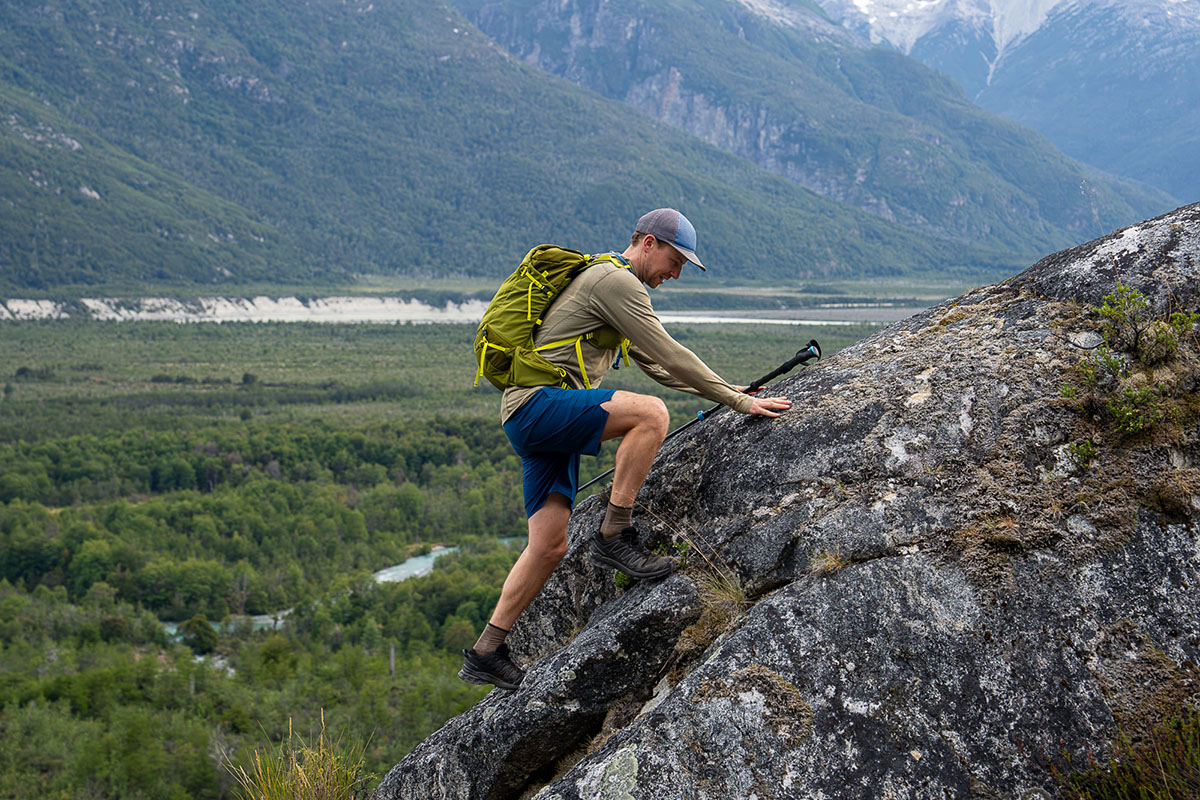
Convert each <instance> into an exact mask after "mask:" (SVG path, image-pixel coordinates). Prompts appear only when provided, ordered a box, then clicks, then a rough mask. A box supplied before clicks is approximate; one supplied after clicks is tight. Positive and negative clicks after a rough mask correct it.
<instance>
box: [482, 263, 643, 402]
mask: <svg viewBox="0 0 1200 800" xmlns="http://www.w3.org/2000/svg"><path fill="white" fill-rule="evenodd" d="M601 261H608V262H610V263H613V264H616V265H617V266H621V267H625V268H626V269H628V268H629V267H628V265H627V264H625V263H623V262H622V261H621V260H619V259H617V258H614V257H613V256H612V255H611V254H604V255H597V256H589V255H584V254H583V253H580V252H579V251H578V250H570V249H568V248H565V247H558V246H557V245H552V244H541V245H538V246H537V247H535V248H533V249H532V250H530V251H529V252H528V253H527V254H526V256H525V258H524V259H523V260H522V261H521V266H519V267H517V270H516V272H514V273H513V274H512V275H509V276H508V278H506V279H505V281H504V283H502V284H500V288H499V289H497V290H496V296H495V297H493V298H492V302H491V303H489V304H488V307H487V311H484V312H483V319H481V320H480V321H479V329H478V331H476V333H475V359H476V360H477V361H478V362H479V370H478V372H476V373H475V385H476V386H478V385H479V379H480V378H481V377H484V378H487V379H488V380H489V381H491V382H492V385H494V386H495V387H496V388H497V389H500V390H501V391H503V390H504V389H507V388H508V387H509V386H561V387H563V388H564V389H570V388H571V386H570V384H569V383H568V382H567V371H566V370H565V369H563V368H561V367H556V366H555V365H553V364H551V363H550V362H549V361H547V360H546V359H545V358H543V357H542V355H541V354H540V353H539V352H538V351H539V350H547V349H549V348H551V347H558V346H560V345H564V344H570V343H572V342H574V344H575V353H576V355H577V356H578V357H579V369H580V372H581V373H582V374H583V383H584V386H586V387H587V388H589V389H590V388H592V386H591V382H590V381H589V380H588V376H587V370H586V369H584V366H583V350H582V346H581V345H582V342H583V341H584V340H585V339H591V338H593V336H595V335H596V334H597V333H598V332H593V333H588V334H584V335H583V336H579V337H576V338H574V339H563V340H562V341H559V342H550V343H549V344H543V345H540V346H536V345H534V343H533V335H534V333H536V331H537V328H538V326H539V325H541V324H542V319H543V318H544V316H545V313H546V309H548V308H549V307H550V304H551V303H553V302H554V299H555V298H556V297H558V295H559V294H560V293H562V290H563V289H565V288H567V284H569V283H570V282H571V281H573V280H574V279H575V277H576V276H578V275H579V273H581V272H583V270H585V269H587V268H588V267H590V266H592V265H593V264H596V263H599V262H601ZM628 346H629V340H628V339H623V340H621V342H620V347H621V353H622V355H624V356H625V363H626V364H628V363H629V355H628Z"/></svg>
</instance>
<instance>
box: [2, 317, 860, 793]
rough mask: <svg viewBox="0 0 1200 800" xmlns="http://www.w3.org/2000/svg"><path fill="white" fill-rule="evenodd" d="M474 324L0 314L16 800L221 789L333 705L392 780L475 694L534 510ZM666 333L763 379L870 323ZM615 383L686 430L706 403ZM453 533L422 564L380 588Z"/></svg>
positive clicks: (11, 760) (5, 779)
mask: <svg viewBox="0 0 1200 800" xmlns="http://www.w3.org/2000/svg"><path fill="white" fill-rule="evenodd" d="M473 330H474V329H473V326H461V325H457V326H456V325H424V326H390V325H389V326H383V325H357V326H355V325H348V326H343V325H299V324H293V325H284V324H234V325H177V324H173V323H136V324H133V323H99V322H88V321H81V320H65V321H57V322H41V323H12V322H8V323H0V342H2V343H3V347H0V383H2V384H3V394H2V396H0V797H13V798H24V797H46V798H88V797H96V796H103V797H121V798H173V797H179V798H184V797H188V798H191V797H204V798H218V797H231V796H233V795H232V792H233V781H232V779H231V778H230V776H229V774H228V771H227V769H226V768H225V765H228V764H241V765H246V764H248V763H249V762H248V759H249V758H250V754H251V752H252V750H253V749H254V748H255V747H261V746H262V745H263V744H264V743H278V742H280V741H283V740H284V739H285V738H286V737H287V731H288V726H289V721H290V723H291V724H292V726H293V727H294V729H295V730H297V731H300V732H302V733H306V732H308V731H315V730H316V729H317V727H318V725H319V719H320V715H321V713H322V711H323V712H324V716H325V720H326V724H327V726H328V730H329V732H330V734H331V735H332V736H333V737H334V738H336V737H342V739H343V741H347V742H348V741H358V742H366V743H367V748H366V757H367V764H366V765H367V768H368V769H369V770H371V771H372V772H374V773H375V774H376V775H377V776H381V775H382V773H383V772H385V771H386V770H387V769H388V768H390V767H391V766H392V765H393V764H394V763H395V762H396V761H397V760H399V758H400V757H402V756H403V755H404V753H405V752H407V751H408V750H409V749H410V748H411V747H412V746H413V745H415V744H416V743H417V742H418V741H420V740H421V739H422V738H424V736H426V735H427V734H428V733H429V732H431V731H432V730H433V729H434V728H436V727H437V726H438V725H440V724H441V723H442V722H443V721H444V720H445V719H447V718H448V717H450V716H452V715H454V714H457V713H459V712H461V711H462V710H464V709H465V708H467V707H468V706H469V705H470V704H472V703H474V702H475V701H477V700H478V699H479V698H480V697H482V695H483V692H484V690H482V689H480V688H479V687H474V686H469V685H467V684H464V683H463V682H462V681H460V680H459V679H458V678H457V670H458V667H459V665H460V662H461V658H460V657H459V656H458V655H457V653H458V651H459V650H460V649H461V648H462V647H465V646H469V645H470V644H471V643H473V641H474V639H475V637H476V635H477V634H478V632H479V631H480V630H481V629H482V626H483V624H484V622H485V621H486V615H487V614H488V613H489V612H490V611H491V608H492V606H493V605H494V603H495V601H496V598H497V597H498V593H499V586H500V584H501V583H502V581H503V577H504V575H505V574H506V572H507V570H508V568H509V566H510V565H511V564H512V562H513V561H514V560H515V558H516V555H517V545H515V544H505V543H504V542H505V541H509V540H510V538H511V537H518V539H517V541H518V542H519V541H520V540H519V537H520V536H521V535H522V534H523V532H524V518H523V513H522V504H521V497H520V464H519V461H518V460H517V458H516V456H515V455H514V454H513V453H512V451H511V448H510V447H509V445H508V443H507V440H506V439H505V438H504V434H503V431H502V430H501V428H500V426H499V424H498V416H497V407H498V402H497V401H498V395H497V393H496V392H495V390H494V389H492V388H491V387H486V388H483V387H481V388H479V389H473V388H472V387H471V382H472V378H473V373H474V370H473V364H472V355H471V351H470V345H469V342H470V340H471V337H472V334H473ZM672 330H673V333H674V335H676V336H677V338H679V339H680V340H681V341H683V342H684V343H685V344H687V345H688V346H689V347H691V348H692V349H693V350H694V351H695V352H697V354H699V355H700V356H701V357H702V358H704V359H705V360H707V361H708V362H709V363H710V364H712V365H713V367H714V368H715V369H717V370H718V371H719V372H721V373H722V374H724V375H726V376H727V377H728V378H729V379H730V380H733V381H742V382H746V381H749V380H752V379H753V378H755V377H757V376H758V375H761V374H763V373H765V372H768V371H769V370H770V369H771V368H772V367H774V366H775V365H776V364H778V363H779V362H781V361H783V360H786V359H787V358H788V357H790V356H791V355H792V354H793V353H794V352H795V351H796V350H798V349H799V348H800V347H801V346H802V344H803V342H805V341H807V339H808V338H809V337H811V336H816V337H817V338H819V339H820V340H821V342H822V344H823V345H824V347H825V349H826V352H827V353H829V352H833V351H835V350H836V349H838V348H840V347H841V346H844V345H845V344H847V343H849V342H850V341H853V340H854V339H857V338H860V337H861V336H862V335H864V334H865V333H867V332H868V331H869V330H870V328H868V327H862V328H817V329H813V328H807V327H805V328H796V327H790V326H782V325H762V326H744V325H742V326H736V325H728V326H701V325H694V326H675V327H673V328H672ZM606 385H611V386H616V387H618V388H630V389H636V390H639V391H647V392H653V393H655V394H659V395H660V396H663V397H664V399H666V400H667V401H668V406H669V408H671V410H672V416H673V418H674V421H675V422H676V423H677V424H678V423H680V422H682V421H684V420H685V419H687V418H688V417H690V416H692V415H694V413H695V411H696V410H697V409H699V408H704V407H706V406H707V403H705V402H704V401H702V400H700V399H699V398H695V397H692V396H690V395H685V394H681V393H678V392H671V391H670V390H666V389H664V388H662V387H660V386H658V384H655V383H653V382H652V381H650V380H649V379H648V378H645V376H642V375H640V373H638V372H637V371H636V370H629V369H622V370H620V371H618V372H615V373H612V374H611V380H606ZM614 449H615V443H608V444H606V445H605V450H604V452H603V453H602V454H601V456H600V457H599V458H596V459H585V460H584V468H583V469H584V474H585V477H590V476H592V475H595V474H597V473H598V472H599V471H601V470H603V469H606V468H608V467H609V466H611V464H612V457H613V451H614ZM502 540H504V541H502ZM441 544H448V545H458V546H459V550H458V551H457V552H455V553H453V554H451V555H446V556H443V557H441V558H440V559H439V560H438V561H437V562H436V567H435V568H434V570H433V572H432V573H431V574H429V575H428V576H425V577H417V578H410V579H408V580H404V581H401V582H398V583H376V582H375V581H374V580H373V579H372V577H371V573H372V572H373V571H376V570H379V569H381V568H383V567H387V566H390V565H392V564H395V563H397V562H399V561H402V560H404V559H406V558H408V557H409V556H411V555H413V554H415V553H419V552H424V551H427V550H428V549H429V548H430V547H432V546H434V545H441ZM288 609H290V613H288V614H286V615H284V616H282V617H281V620H282V622H281V624H280V626H279V627H278V628H276V629H266V630H256V629H255V626H253V625H251V624H250V621H249V619H248V618H247V617H245V616H243V615H246V614H273V613H276V612H283V611H285V610H288ZM164 621H171V622H174V623H177V629H178V633H177V634H169V633H168V629H167V628H165V627H164V626H163V624H162V623H163V622H164ZM393 648H394V650H395V672H394V674H392V673H391V671H390V668H389V657H390V655H391V652H392V649H393Z"/></svg>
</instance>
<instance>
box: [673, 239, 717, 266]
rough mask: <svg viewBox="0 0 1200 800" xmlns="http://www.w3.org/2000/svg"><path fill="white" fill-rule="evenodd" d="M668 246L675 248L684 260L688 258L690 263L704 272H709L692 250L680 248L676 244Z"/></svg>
mask: <svg viewBox="0 0 1200 800" xmlns="http://www.w3.org/2000/svg"><path fill="white" fill-rule="evenodd" d="M667 244H669V245H671V247H674V248H675V249H676V250H678V251H679V252H680V253H681V254H682V255H683V257H684V258H686V259H687V260H688V261H690V262H692V263H693V264H695V265H696V266H697V267H699V268H700V269H701V270H702V271H704V272H708V268H707V267H705V266H704V265H703V264H701V263H700V259H699V258H697V257H696V254H695V253H694V252H692V251H691V250H688V249H687V248H686V247H680V246H679V245H677V244H675V243H674V242H667Z"/></svg>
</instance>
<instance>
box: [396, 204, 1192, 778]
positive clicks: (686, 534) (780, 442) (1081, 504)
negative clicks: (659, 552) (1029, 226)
mask: <svg viewBox="0 0 1200 800" xmlns="http://www.w3.org/2000/svg"><path fill="white" fill-rule="evenodd" d="M1118 282H1120V283H1122V284H1124V285H1126V286H1131V287H1134V288H1137V289H1139V290H1141V291H1142V292H1143V293H1144V294H1145V295H1146V297H1147V298H1148V299H1149V302H1150V304H1151V308H1152V310H1153V311H1154V312H1155V313H1161V312H1166V311H1178V310H1184V309H1186V310H1191V309H1194V308H1196V305H1197V301H1198V299H1200V298H1198V295H1200V205H1194V206H1190V207H1186V208H1183V209H1180V210H1179V211H1177V212H1174V213H1172V214H1169V215H1167V216H1164V217H1161V218H1159V219H1156V220H1152V221H1150V222H1146V223H1143V224H1141V225H1138V226H1134V227H1132V228H1129V229H1127V230H1124V231H1120V232H1118V233H1115V234H1113V235H1111V236H1109V237H1106V238H1105V239H1102V240H1098V241H1095V242H1091V243H1089V244H1087V245H1083V246H1081V247H1078V248H1075V249H1073V250H1069V251H1064V252H1062V253H1057V254H1055V255H1053V256H1049V257H1047V258H1045V259H1043V260H1042V261H1040V262H1039V263H1038V264H1035V265H1034V266H1033V267H1031V268H1030V269H1028V270H1026V271H1025V272H1023V273H1021V274H1020V275H1017V276H1016V277H1014V278H1012V279H1010V280H1008V281H1005V282H1003V283H1000V284H997V285H994V286H989V287H986V288H982V289H979V290H977V291H974V292H971V293H970V294H967V295H965V296H963V297H960V298H958V299H957V300H953V301H948V302H946V303H943V304H941V305H939V306H936V307H934V308H931V309H929V310H927V311H925V312H923V313H921V314H919V315H917V316H915V317H912V318H910V319H908V320H905V321H903V322H901V323H898V324H896V325H894V326H892V327H890V328H888V329H886V330H884V331H881V332H880V333H878V334H876V335H874V336H872V337H870V338H868V339H866V340H864V341H862V342H859V343H858V344H856V345H854V346H852V347H850V348H847V349H846V350H843V351H842V352H840V353H838V354H837V355H836V356H834V357H832V358H829V359H828V360H826V361H824V362H822V363H820V364H818V365H816V366H814V367H811V368H809V369H807V370H805V371H803V372H802V373H799V374H796V375H794V376H792V377H791V378H788V379H787V380H785V381H783V382H782V384H781V385H779V386H777V388H778V390H779V391H780V392H782V393H786V394H787V395H788V396H790V397H792V398H793V399H795V400H796V401H797V405H796V406H795V408H794V409H793V410H792V411H791V412H790V413H788V414H786V415H784V416H783V417H781V418H779V419H777V420H771V421H768V420H765V419H752V418H747V417H742V416H738V415H735V414H732V413H723V414H720V415H717V416H715V417H713V418H712V419H710V420H708V421H705V422H704V423H703V424H701V425H698V426H696V427H695V428H693V429H692V430H690V431H688V432H687V433H685V434H683V435H681V436H678V437H676V438H675V439H673V440H672V441H671V442H669V443H668V445H667V446H666V447H665V448H664V450H663V452H662V453H661V454H660V457H659V459H658V461H657V463H656V466H655V468H654V470H653V472H652V473H651V475H650V478H649V480H648V481H647V483H646V486H645V487H644V488H643V490H642V492H641V494H640V496H639V498H638V499H639V504H640V506H641V508H640V509H639V516H640V519H641V524H642V526H643V529H644V530H645V533H646V535H647V537H648V539H649V541H650V543H651V545H657V544H671V543H675V544H679V543H684V542H688V543H690V545H691V550H690V552H689V554H688V556H687V564H686V567H685V568H684V569H683V570H682V571H681V572H679V573H677V574H675V575H673V576H671V577H669V578H667V579H665V580H662V581H658V582H648V583H647V582H643V583H638V584H635V585H634V586H632V587H631V588H628V589H626V590H624V591H622V590H619V589H618V588H617V587H616V586H615V585H614V581H613V577H612V574H611V573H609V572H600V571H597V570H595V569H594V568H593V567H592V566H591V565H590V564H589V563H588V561H587V559H586V552H587V551H586V537H587V535H588V534H589V532H590V531H592V530H593V529H594V528H595V527H596V526H597V525H598V524H599V520H600V515H601V512H602V506H601V503H600V502H599V499H598V498H591V499H589V500H588V501H586V502H584V503H582V504H581V505H580V506H579V508H578V510H577V513H576V515H575V517H574V519H573V522H572V525H571V531H570V539H571V546H570V551H569V553H568V555H567V558H566V560H565V561H564V563H563V564H562V566H561V567H560V568H559V569H558V570H557V572H556V573H555V574H554V575H553V576H552V578H551V581H550V583H549V584H548V586H547V588H546V590H545V591H544V592H543V593H542V595H541V596H539V598H538V599H537V601H536V602H535V604H534V605H533V606H532V607H531V609H530V610H529V612H527V614H526V615H525V617H524V618H523V619H522V620H520V621H519V623H518V626H517V631H516V633H515V635H514V640H513V646H514V650H515V652H516V653H517V655H518V657H519V658H520V659H522V660H524V661H526V662H528V663H529V664H530V665H531V666H530V670H529V674H528V677H527V679H526V681H525V683H524V685H523V686H522V687H521V689H520V690H518V691H515V692H504V691H499V690H497V691H493V692H492V693H491V694H490V695H489V696H488V697H487V698H485V699H484V700H483V701H481V702H480V703H479V704H477V705H476V706H475V707H474V708H472V709H471V710H470V711H468V712H466V713H465V714H463V715H461V716H460V717H458V718H456V719H454V720H451V721H450V722H449V723H447V724H446V726H445V727H443V728H442V729H441V730H439V731H438V732H436V733H435V734H433V735H432V736H431V737H430V738H429V739H427V740H426V741H425V742H424V743H422V744H421V745H420V746H418V747H417V748H416V749H415V750H414V751H413V752H412V753H410V754H409V755H408V756H407V757H405V758H404V760H402V761H401V762H400V763H399V764H398V765H397V766H396V767H395V768H394V769H393V770H392V771H391V772H390V773H389V774H388V775H387V777H386V778H385V779H384V781H383V782H382V783H381V785H380V786H379V788H378V790H377V792H376V795H375V797H376V800H391V799H392V798H414V797H431V798H477V799H478V798H497V799H498V798H517V797H536V798H538V800H568V799H571V800H574V799H576V798H578V799H579V800H583V799H584V798H586V799H587V800H596V798H614V799H615V798H656V800H675V799H676V798H678V800H684V798H688V799H689V800H691V799H694V798H702V799H707V798H712V800H717V799H718V798H720V800H724V799H725V798H730V797H737V798H760V799H765V798H781V799H782V798H822V797H824V798H888V797H896V798H912V797H919V798H944V797H985V798H986V797H996V798H999V797H1004V798H1010V797H1024V798H1029V797H1042V796H1049V795H1050V794H1052V793H1053V792H1054V788H1055V782H1054V779H1053V778H1052V776H1051V775H1050V773H1049V771H1048V764H1049V763H1050V762H1051V761H1056V760H1057V761H1061V760H1062V759H1063V758H1064V757H1065V756H1067V755H1073V756H1075V757H1076V758H1079V757H1081V756H1082V755H1083V754H1085V753H1088V752H1091V753H1096V754H1102V753H1103V752H1104V751H1105V748H1106V746H1107V743H1108V742H1109V741H1110V740H1111V738H1112V737H1113V735H1114V733H1115V731H1116V730H1117V727H1118V725H1119V726H1121V727H1122V728H1123V729H1124V730H1125V731H1127V732H1134V733H1136V732H1137V731H1139V730H1143V729H1145V727H1146V726H1147V725H1150V724H1152V723H1153V722H1154V721H1156V720H1158V719H1161V718H1162V717H1163V715H1165V714H1167V713H1169V712H1170V710H1172V709H1178V708H1179V707H1180V704H1182V703H1192V704H1195V703H1196V702H1197V700H1198V699H1200V681H1198V677H1200V676H1197V669H1196V663H1197V662H1198V661H1200V592H1198V591H1197V586H1198V585H1200V542H1198V539H1197V532H1196V525H1197V522H1200V470H1198V468H1197V464H1198V462H1200V423H1198V418H1200V409H1197V404H1196V403H1195V393H1196V389H1197V387H1198V385H1200V368H1198V366H1197V364H1198V363H1200V362H1198V359H1197V354H1196V342H1195V337H1196V335H1197V334H1196V332H1195V330H1194V329H1193V330H1192V331H1191V332H1190V333H1189V334H1188V335H1187V336H1186V337H1184V338H1185V342H1184V344H1183V346H1182V347H1181V350H1180V353H1179V355H1177V356H1176V357H1175V358H1174V359H1172V360H1169V361H1167V362H1165V363H1164V364H1163V365H1161V366H1159V367H1157V368H1155V369H1153V370H1139V369H1134V370H1133V372H1134V373H1136V375H1137V376H1140V377H1137V378H1136V380H1140V381H1142V382H1143V383H1144V384H1146V385H1153V386H1156V387H1158V394H1157V395H1156V396H1158V397H1160V398H1162V402H1163V403H1164V404H1166V405H1164V406H1163V409H1164V411H1165V415H1164V416H1163V418H1162V419H1161V420H1160V421H1159V422H1158V423H1157V424H1155V425H1153V426H1150V427H1149V428H1148V429H1147V430H1144V431H1143V432H1141V433H1140V434H1138V435H1136V436H1126V435H1122V434H1120V433H1119V432H1118V431H1117V430H1116V429H1115V427H1114V424H1113V421H1112V420H1109V419H1107V418H1105V417H1104V416H1103V415H1102V414H1098V415H1093V416H1089V415H1088V414H1087V413H1085V411H1084V405H1085V404H1081V403H1080V402H1079V400H1078V398H1074V399H1073V398H1069V397H1064V396H1063V387H1064V385H1070V384H1071V382H1072V380H1073V378H1072V375H1076V374H1077V373H1076V372H1075V371H1074V369H1073V368H1074V367H1075V366H1076V365H1077V364H1079V363H1081V362H1083V361H1085V360H1087V359H1089V358H1093V357H1094V354H1095V351H1094V350H1093V349H1091V348H1095V347H1096V345H1097V344H1098V343H1099V342H1100V340H1101V337H1100V335H1099V334H1098V333H1097V331H1098V330H1099V329H1100V320H1099V318H1098V317H1097V315H1096V314H1095V313H1094V312H1093V311H1092V307H1093V306H1094V305H1096V304H1097V303H1100V302H1101V300H1102V297H1103V296H1104V295H1106V294H1111V293H1113V292H1114V291H1115V290H1116V287H1117V284H1118ZM1130 380H1134V378H1131V379H1130ZM1168 398H1174V400H1173V401H1172V402H1173V403H1174V404H1173V405H1172V404H1170V403H1168V402H1167V399H1168ZM1084 442H1088V443H1090V445H1089V447H1090V449H1091V451H1092V455H1091V457H1090V458H1082V457H1080V453H1081V451H1082V450H1083V449H1084V448H1083V447H1082V446H1081V445H1082V443H1084Z"/></svg>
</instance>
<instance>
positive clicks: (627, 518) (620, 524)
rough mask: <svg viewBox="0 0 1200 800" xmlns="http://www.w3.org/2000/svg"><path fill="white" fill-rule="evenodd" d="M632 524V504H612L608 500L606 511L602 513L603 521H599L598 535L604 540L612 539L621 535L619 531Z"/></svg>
mask: <svg viewBox="0 0 1200 800" xmlns="http://www.w3.org/2000/svg"><path fill="white" fill-rule="evenodd" d="M632 524H633V506H630V507H629V508H626V507H625V506H617V505H613V503H612V501H611V500H610V501H609V502H608V511H606V512H605V513H604V521H603V522H601V523H600V535H601V536H603V537H604V538H605V540H606V541H612V540H613V539H615V538H617V537H618V536H620V535H621V531H623V530H625V529H626V528H628V527H629V526H630V525H632Z"/></svg>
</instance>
